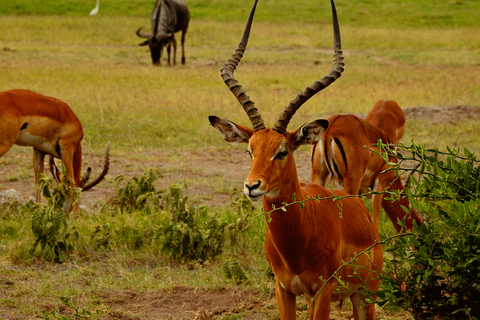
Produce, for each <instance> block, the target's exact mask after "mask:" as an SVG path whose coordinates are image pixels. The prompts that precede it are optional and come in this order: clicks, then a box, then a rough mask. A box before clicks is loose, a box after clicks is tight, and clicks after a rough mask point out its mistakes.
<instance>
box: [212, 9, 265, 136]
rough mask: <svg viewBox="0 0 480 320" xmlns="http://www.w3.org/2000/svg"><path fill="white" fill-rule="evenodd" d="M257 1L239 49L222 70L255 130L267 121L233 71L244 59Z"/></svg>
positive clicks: (226, 81) (263, 126)
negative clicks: (264, 120)
mask: <svg viewBox="0 0 480 320" xmlns="http://www.w3.org/2000/svg"><path fill="white" fill-rule="evenodd" d="M257 2H258V0H255V2H254V3H253V7H252V9H251V10H250V14H249V16H248V20H247V23H246V25H245V29H244V30H243V35H242V38H241V39H240V43H239V44H238V47H237V49H236V50H235V52H234V53H233V54H232V56H231V57H230V59H228V60H227V62H225V64H224V65H223V67H222V69H221V70H220V73H221V75H222V79H223V81H224V82H225V84H226V85H227V86H228V88H229V89H230V91H232V93H233V95H234V96H235V97H236V98H237V100H238V102H240V104H241V105H242V107H243V109H244V110H245V112H246V113H247V115H248V118H249V119H250V121H251V122H252V125H253V130H255V131H257V130H260V129H265V123H264V122H263V119H262V117H261V115H260V113H259V112H258V109H257V108H256V107H255V104H254V103H253V101H252V100H250V97H249V96H247V94H246V92H245V91H244V90H243V89H242V86H241V85H240V84H239V83H238V81H237V80H236V79H235V76H234V75H233V73H234V72H235V69H236V68H237V66H238V63H239V62H240V60H241V59H242V57H243V53H244V52H245V49H246V47H247V43H248V37H249V36H250V29H251V27H252V22H253V16H254V14H255V9H256V7H257Z"/></svg>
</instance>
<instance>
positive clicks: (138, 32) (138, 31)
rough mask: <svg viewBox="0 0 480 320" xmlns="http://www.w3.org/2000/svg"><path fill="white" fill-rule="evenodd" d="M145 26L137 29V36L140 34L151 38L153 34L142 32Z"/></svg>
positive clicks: (142, 36) (141, 36)
mask: <svg viewBox="0 0 480 320" xmlns="http://www.w3.org/2000/svg"><path fill="white" fill-rule="evenodd" d="M142 28H143V27H140V28H139V29H138V30H137V36H139V37H140V38H147V39H151V38H152V37H153V36H152V35H151V34H149V33H143V32H140V30H142Z"/></svg>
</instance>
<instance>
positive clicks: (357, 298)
mask: <svg viewBox="0 0 480 320" xmlns="http://www.w3.org/2000/svg"><path fill="white" fill-rule="evenodd" d="M350 301H351V302H352V305H353V318H354V319H355V320H374V319H375V304H374V303H371V304H368V305H367V302H366V297H365V296H364V295H363V294H361V293H359V292H355V293H354V294H352V295H351V296H350Z"/></svg>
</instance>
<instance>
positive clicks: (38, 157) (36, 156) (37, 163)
mask: <svg viewBox="0 0 480 320" xmlns="http://www.w3.org/2000/svg"><path fill="white" fill-rule="evenodd" d="M44 161H45V153H43V152H42V151H40V150H37V149H35V148H33V172H34V174H35V201H36V202H40V200H41V195H42V190H40V189H39V188H38V181H39V180H40V175H41V174H43V173H45V167H44Z"/></svg>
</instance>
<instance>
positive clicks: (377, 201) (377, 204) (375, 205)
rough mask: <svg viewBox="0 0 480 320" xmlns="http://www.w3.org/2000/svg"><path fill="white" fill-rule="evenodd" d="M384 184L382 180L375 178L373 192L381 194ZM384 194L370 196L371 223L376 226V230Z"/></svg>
mask: <svg viewBox="0 0 480 320" xmlns="http://www.w3.org/2000/svg"><path fill="white" fill-rule="evenodd" d="M385 187H386V185H385V182H384V181H382V179H380V178H377V179H376V180H375V184H374V186H373V191H374V192H382V191H384V190H385ZM383 197H384V194H374V195H373V196H372V216H373V223H374V225H375V226H376V228H377V230H379V227H380V213H381V211H382V201H383Z"/></svg>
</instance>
